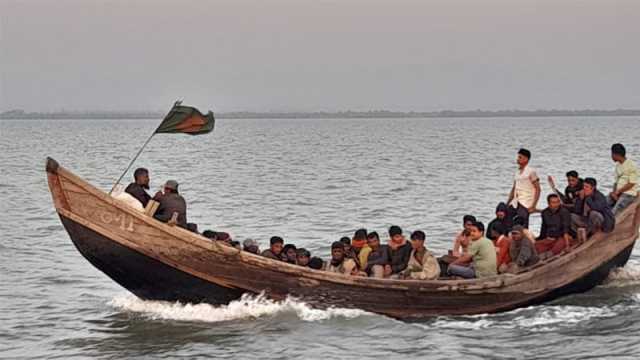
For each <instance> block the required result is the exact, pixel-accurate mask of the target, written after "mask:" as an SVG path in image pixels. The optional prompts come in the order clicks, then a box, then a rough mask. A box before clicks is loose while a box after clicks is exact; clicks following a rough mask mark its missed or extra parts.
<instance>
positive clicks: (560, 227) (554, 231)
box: [536, 193, 571, 259]
mask: <svg viewBox="0 0 640 360" xmlns="http://www.w3.org/2000/svg"><path fill="white" fill-rule="evenodd" d="M547 203H548V204H549V206H548V207H547V208H546V209H544V210H543V211H542V227H541V228H540V236H538V238H537V239H536V240H537V241H536V250H537V251H538V254H540V257H541V258H543V259H545V258H547V257H551V256H552V255H558V254H559V253H561V252H562V250H564V249H566V248H568V247H569V246H570V239H571V235H570V232H571V213H570V212H569V210H567V209H566V208H564V207H562V201H561V200H560V196H559V195H558V194H555V193H553V194H550V195H549V196H547Z"/></svg>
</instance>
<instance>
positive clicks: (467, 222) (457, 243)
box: [451, 215, 476, 257]
mask: <svg viewBox="0 0 640 360" xmlns="http://www.w3.org/2000/svg"><path fill="white" fill-rule="evenodd" d="M475 222H476V218H475V217H474V216H472V215H465V216H464V217H463V218H462V226H463V229H462V230H460V233H458V235H457V236H456V239H455V240H454V242H453V250H452V251H451V256H454V257H459V256H460V255H462V254H466V252H465V251H466V248H463V246H462V243H463V242H464V237H465V236H466V235H465V234H466V233H468V231H469V227H470V226H471V225H472V224H473V223H475ZM465 231H466V233H465Z"/></svg>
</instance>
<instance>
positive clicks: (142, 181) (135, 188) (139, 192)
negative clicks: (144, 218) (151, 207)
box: [124, 168, 151, 208]
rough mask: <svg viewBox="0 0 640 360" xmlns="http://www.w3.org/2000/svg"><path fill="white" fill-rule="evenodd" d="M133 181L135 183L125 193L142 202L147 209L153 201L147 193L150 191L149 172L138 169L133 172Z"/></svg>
mask: <svg viewBox="0 0 640 360" xmlns="http://www.w3.org/2000/svg"><path fill="white" fill-rule="evenodd" d="M133 180H134V182H132V183H131V184H129V185H128V186H127V188H126V189H125V190H124V191H125V192H126V193H128V194H130V195H131V196H133V197H134V198H136V199H137V200H138V201H140V203H141V204H142V207H143V208H145V207H147V204H148V203H149V200H151V196H150V195H149V194H147V191H146V190H149V170H147V169H145V168H137V169H136V171H134V172H133ZM145 189H146V190H145Z"/></svg>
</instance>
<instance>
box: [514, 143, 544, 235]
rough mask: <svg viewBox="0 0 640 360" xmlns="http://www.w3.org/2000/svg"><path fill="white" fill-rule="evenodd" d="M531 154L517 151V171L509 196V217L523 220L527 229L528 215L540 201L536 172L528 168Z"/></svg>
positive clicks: (538, 180) (525, 150)
mask: <svg viewBox="0 0 640 360" xmlns="http://www.w3.org/2000/svg"><path fill="white" fill-rule="evenodd" d="M529 160H531V152H530V151H529V150H527V149H520V150H519V151H518V157H517V160H516V161H517V163H518V170H516V173H515V175H514V178H513V187H512V188H511V193H510V194H509V200H507V204H509V209H508V210H509V217H510V218H511V219H513V218H514V217H516V216H517V217H519V218H521V219H522V220H523V224H522V225H523V226H524V227H525V228H528V227H529V214H530V213H532V212H534V211H535V210H536V205H537V204H538V200H539V199H540V179H539V178H538V175H537V174H536V171H535V170H534V169H533V168H532V167H531V166H529Z"/></svg>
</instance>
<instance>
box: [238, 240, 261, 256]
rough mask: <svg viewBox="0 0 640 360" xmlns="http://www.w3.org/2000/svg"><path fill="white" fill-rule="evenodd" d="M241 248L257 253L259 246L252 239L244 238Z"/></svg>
mask: <svg viewBox="0 0 640 360" xmlns="http://www.w3.org/2000/svg"><path fill="white" fill-rule="evenodd" d="M242 250H244V251H248V252H250V253H253V254H259V253H260V248H259V247H258V242H257V241H255V240H253V239H246V240H245V241H243V242H242Z"/></svg>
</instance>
